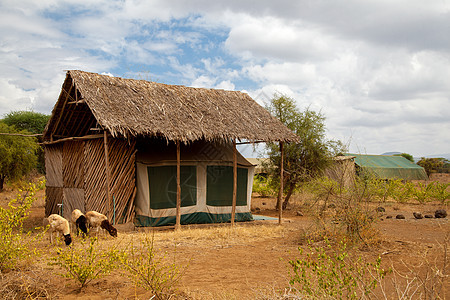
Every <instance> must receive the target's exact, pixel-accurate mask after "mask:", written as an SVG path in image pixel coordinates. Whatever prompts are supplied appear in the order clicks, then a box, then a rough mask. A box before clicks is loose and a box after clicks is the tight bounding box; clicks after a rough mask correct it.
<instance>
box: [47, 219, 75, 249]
mask: <svg viewBox="0 0 450 300" xmlns="http://www.w3.org/2000/svg"><path fill="white" fill-rule="evenodd" d="M47 220H48V223H49V224H50V229H49V230H50V243H53V233H54V232H56V235H58V234H59V233H62V235H63V236H64V242H65V243H66V245H67V246H69V245H70V243H71V242H72V237H71V236H70V227H69V221H67V220H66V219H65V218H63V217H61V216H60V215H58V214H52V215H50V216H48V218H47Z"/></svg>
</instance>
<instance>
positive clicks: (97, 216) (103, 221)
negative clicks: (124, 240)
mask: <svg viewBox="0 0 450 300" xmlns="http://www.w3.org/2000/svg"><path fill="white" fill-rule="evenodd" d="M85 216H86V219H87V221H88V224H89V227H91V228H96V229H97V235H98V230H99V227H101V228H103V229H105V230H106V231H108V232H109V234H110V235H111V236H113V237H117V229H116V228H114V227H113V226H112V225H111V223H109V221H108V217H106V216H105V215H104V214H101V213H99V212H96V211H93V210H91V211H88V212H87V213H86V214H85Z"/></svg>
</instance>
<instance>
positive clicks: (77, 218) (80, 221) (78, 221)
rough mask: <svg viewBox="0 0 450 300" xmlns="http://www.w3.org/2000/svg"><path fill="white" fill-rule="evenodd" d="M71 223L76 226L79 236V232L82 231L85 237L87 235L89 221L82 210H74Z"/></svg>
mask: <svg viewBox="0 0 450 300" xmlns="http://www.w3.org/2000/svg"><path fill="white" fill-rule="evenodd" d="M71 221H72V223H73V224H75V228H76V231H77V235H78V233H79V230H81V232H83V234H84V235H86V234H87V219H86V216H85V215H84V214H83V213H82V212H81V210H79V209H74V210H73V211H72V218H71Z"/></svg>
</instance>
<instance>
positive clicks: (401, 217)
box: [395, 214, 406, 220]
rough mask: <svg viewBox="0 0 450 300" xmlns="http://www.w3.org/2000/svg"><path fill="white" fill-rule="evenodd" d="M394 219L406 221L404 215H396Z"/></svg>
mask: <svg viewBox="0 0 450 300" xmlns="http://www.w3.org/2000/svg"><path fill="white" fill-rule="evenodd" d="M395 218H396V219H399V220H402V219H406V218H405V216H404V215H401V214H400V215H396V216H395Z"/></svg>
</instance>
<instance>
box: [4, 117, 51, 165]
mask: <svg viewBox="0 0 450 300" xmlns="http://www.w3.org/2000/svg"><path fill="white" fill-rule="evenodd" d="M49 119H50V116H49V115H45V114H41V113H38V112H34V111H25V110H23V111H22V110H20V111H12V112H10V113H8V114H6V115H5V117H4V118H3V120H2V121H3V122H4V123H5V124H6V125H8V126H13V127H14V128H15V129H16V130H26V131H28V132H31V133H33V134H40V133H42V132H43V131H44V129H45V125H47V122H48V120H49ZM42 141H43V140H42V137H39V138H37V142H42ZM36 154H37V165H36V168H37V170H38V171H39V172H40V173H44V172H45V157H44V149H43V148H42V147H41V146H39V147H38V150H37V152H36Z"/></svg>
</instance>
